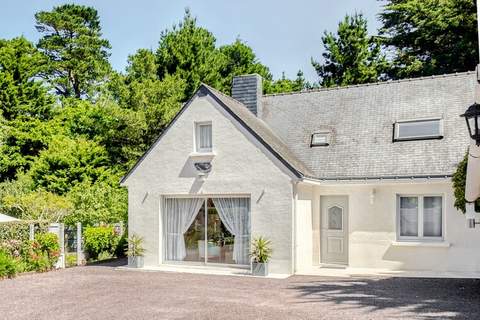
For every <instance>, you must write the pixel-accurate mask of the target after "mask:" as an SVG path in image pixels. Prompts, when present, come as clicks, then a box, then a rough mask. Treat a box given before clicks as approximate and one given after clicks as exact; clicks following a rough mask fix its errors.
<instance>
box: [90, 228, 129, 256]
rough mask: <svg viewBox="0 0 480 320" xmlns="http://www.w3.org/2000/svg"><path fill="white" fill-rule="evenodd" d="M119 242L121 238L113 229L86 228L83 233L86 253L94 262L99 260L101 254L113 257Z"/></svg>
mask: <svg viewBox="0 0 480 320" xmlns="http://www.w3.org/2000/svg"><path fill="white" fill-rule="evenodd" d="M119 241H120V236H118V235H117V234H116V233H115V231H114V228H113V227H107V226H101V227H86V228H85V231H84V232H83V245H84V248H85V251H86V252H87V254H88V256H89V257H90V258H91V259H94V260H96V259H98V256H99V255H100V253H101V252H107V253H109V254H110V255H113V254H114V253H115V249H116V248H117V245H118V243H119Z"/></svg>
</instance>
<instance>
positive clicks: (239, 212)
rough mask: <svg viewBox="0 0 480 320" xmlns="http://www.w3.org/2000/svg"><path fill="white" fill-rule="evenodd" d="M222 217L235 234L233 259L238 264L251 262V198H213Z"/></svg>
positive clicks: (226, 225) (229, 229)
mask: <svg viewBox="0 0 480 320" xmlns="http://www.w3.org/2000/svg"><path fill="white" fill-rule="evenodd" d="M212 200H213V203H214V204H215V207H216V208H217V211H218V214H219V216H220V219H221V220H222V222H223V224H224V225H225V227H226V228H227V229H228V231H229V232H230V233H231V234H233V236H234V243H233V260H234V261H235V262H236V263H237V264H249V261H250V260H249V256H248V254H249V249H250V212H249V211H250V199H248V198H213V199H212Z"/></svg>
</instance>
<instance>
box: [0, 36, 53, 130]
mask: <svg viewBox="0 0 480 320" xmlns="http://www.w3.org/2000/svg"><path fill="white" fill-rule="evenodd" d="M46 61H47V59H46V57H45V56H44V55H43V54H42V53H40V52H39V51H38V50H37V49H36V48H35V47H34V46H33V44H32V43H31V42H29V41H28V40H27V39H25V38H24V37H19V38H14V39H12V40H3V39H0V112H1V113H2V115H3V117H4V118H5V120H8V121H9V120H13V119H16V118H18V117H33V118H38V119H48V118H49V117H50V115H51V109H52V105H53V97H52V96H50V95H49V94H48V92H47V88H46V87H45V86H44V84H43V83H42V82H41V81H38V79H37V78H38V76H39V74H40V73H41V72H42V71H43V70H44V68H45V64H46Z"/></svg>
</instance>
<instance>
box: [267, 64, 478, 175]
mask: <svg viewBox="0 0 480 320" xmlns="http://www.w3.org/2000/svg"><path fill="white" fill-rule="evenodd" d="M477 87H478V82H477V76H476V73H475V72H465V73H459V74H451V75H444V76H434V77H425V78H416V79H407V80H400V81H389V82H380V83H374V84H368V85H358V86H348V87H339V88H327V89H320V90H313V91H308V92H299V93H291V94H279V95H267V96H264V97H263V99H262V105H263V109H262V113H261V116H262V120H263V121H264V122H265V123H266V124H267V125H268V126H269V128H271V129H272V130H273V131H274V132H275V134H277V135H278V136H279V137H280V138H281V139H282V140H283V141H284V142H285V143H286V145H287V146H288V148H289V149H290V150H291V151H292V153H293V154H294V155H295V156H296V157H297V158H298V159H300V161H302V162H303V163H305V164H306V165H307V166H308V167H309V168H311V169H312V171H313V176H312V178H315V179H321V180H348V179H349V180H354V179H366V178H375V179H389V178H397V177H411V178H415V177H424V176H426V177H441V176H443V177H446V176H447V177H448V176H450V175H451V174H452V173H453V172H454V171H455V169H456V166H457V164H458V162H459V161H460V160H462V159H463V156H464V155H465V152H466V149H467V147H468V144H469V137H468V133H467V129H466V126H465V123H464V120H463V119H462V118H460V117H459V115H460V114H462V113H464V112H465V110H466V109H467V107H468V106H470V105H471V104H472V103H474V102H475V90H476V89H477ZM429 117H441V118H442V119H443V126H444V137H443V139H439V140H421V141H404V142H392V139H393V126H394V123H395V122H396V121H398V120H407V119H416V118H429ZM325 130H326V131H330V132H331V139H332V142H331V143H330V145H329V146H328V147H313V148H312V147H310V142H311V135H312V133H314V132H319V131H320V132H322V131H325Z"/></svg>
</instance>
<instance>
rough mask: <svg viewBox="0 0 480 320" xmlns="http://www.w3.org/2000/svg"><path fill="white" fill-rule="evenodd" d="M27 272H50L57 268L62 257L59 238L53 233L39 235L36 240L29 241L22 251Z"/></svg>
mask: <svg viewBox="0 0 480 320" xmlns="http://www.w3.org/2000/svg"><path fill="white" fill-rule="evenodd" d="M21 255H22V259H23V261H25V263H26V266H25V268H26V270H25V271H40V272H44V271H48V270H50V269H52V268H53V267H54V266H55V263H57V261H58V257H59V255H60V247H59V245H58V237H57V235H56V234H53V233H39V234H37V235H36V236H35V240H33V241H27V242H25V243H24V244H23V246H22V249H21Z"/></svg>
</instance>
